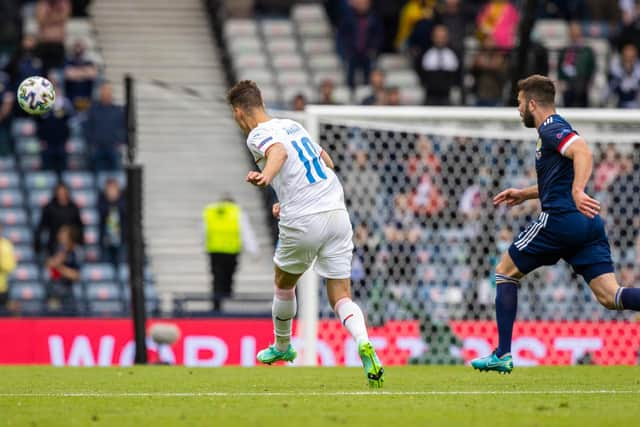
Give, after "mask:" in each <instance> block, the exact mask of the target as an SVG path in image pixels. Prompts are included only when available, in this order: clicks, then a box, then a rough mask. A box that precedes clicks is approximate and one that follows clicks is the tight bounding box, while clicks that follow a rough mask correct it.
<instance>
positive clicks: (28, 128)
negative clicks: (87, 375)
mask: <svg viewBox="0 0 640 427" xmlns="http://www.w3.org/2000/svg"><path fill="white" fill-rule="evenodd" d="M88 3H89V2H88V1H87V0H78V1H71V0H37V1H32V2H30V1H22V2H21V1H11V0H4V1H2V2H0V6H4V9H3V8H2V7H0V173H1V174H2V176H0V210H1V211H2V215H0V226H2V225H4V234H5V235H6V236H7V237H8V239H4V240H0V259H2V260H3V262H2V266H0V313H5V312H7V311H9V312H24V311H25V309H27V307H28V306H29V304H30V303H33V302H38V303H40V302H42V303H43V304H42V305H40V304H38V305H36V306H34V307H35V308H33V309H32V310H28V309H27V311H31V312H34V313H38V312H42V311H47V312H49V313H56V312H60V313H66V314H73V313H78V312H79V311H80V306H81V302H82V298H83V297H82V295H83V294H84V290H83V289H81V285H83V284H82V283H81V282H83V281H84V282H86V280H91V279H92V277H86V276H87V274H89V273H87V271H89V270H90V269H88V267H90V266H93V265H98V264H94V263H102V264H99V265H107V266H108V267H109V269H110V271H111V273H110V274H109V275H108V277H106V278H107V279H114V277H115V276H118V273H119V272H120V271H121V270H123V263H124V262H125V253H124V248H125V236H126V233H125V224H126V222H127V221H126V209H125V205H124V203H125V199H124V196H123V190H124V184H125V182H124V175H123V172H122V160H121V159H122V157H123V154H124V147H125V144H126V130H125V115H124V109H123V107H122V106H119V105H116V104H114V101H113V87H112V85H111V84H110V82H108V81H106V80H104V78H103V76H102V72H101V67H100V65H99V64H98V63H96V61H94V60H93V59H92V57H91V55H89V54H88V49H87V40H86V39H85V38H83V37H78V38H73V36H72V35H70V34H68V32H67V26H68V25H69V22H70V20H71V19H72V18H74V17H84V16H86V7H87V5H88ZM4 10H7V11H10V12H11V13H7V14H4V13H2V12H4ZM29 20H30V21H31V22H35V23H36V25H35V26H34V28H32V29H31V30H29V29H28V28H27V27H28V26H27V25H23V23H26V22H28V21H29ZM81 23H82V24H84V23H86V21H85V22H81ZM87 28H88V26H87ZM9 29H10V30H11V31H9ZM34 75H40V76H46V77H47V78H48V79H49V80H50V81H51V82H52V83H53V84H54V87H55V91H56V100H55V104H54V106H53V108H52V110H51V111H50V112H48V113H46V114H44V115H42V116H37V117H33V116H29V115H27V114H26V113H25V112H24V111H22V110H21V109H20V108H19V106H18V104H17V102H15V101H16V100H15V95H14V94H15V93H16V89H17V87H18V85H19V84H20V82H21V81H22V80H23V79H25V78H26V77H29V76H34ZM5 177H8V178H6V179H5ZM10 259H13V261H14V262H13V263H10V262H9V260H10ZM16 261H17V268H16V267H15V264H16ZM98 276H99V274H98ZM112 276H113V277H112ZM7 278H8V283H9V286H7ZM38 282H42V283H44V287H45V289H44V293H45V295H42V298H39V297H40V295H39V292H41V288H40V287H39V286H37V285H38V284H39V283H38ZM12 284H14V285H15V286H14V291H15V292H13V293H11V292H10V290H11V285H12ZM87 292H88V293H90V291H89V290H87ZM23 297H24V298H23ZM35 300H38V301H35ZM41 300H42V301H41Z"/></svg>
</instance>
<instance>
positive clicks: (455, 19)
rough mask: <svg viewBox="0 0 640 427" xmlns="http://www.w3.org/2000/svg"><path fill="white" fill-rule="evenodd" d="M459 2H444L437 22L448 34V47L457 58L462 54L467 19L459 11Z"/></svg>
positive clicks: (457, 0)
mask: <svg viewBox="0 0 640 427" xmlns="http://www.w3.org/2000/svg"><path fill="white" fill-rule="evenodd" d="M460 6H461V4H460V0H445V1H444V4H443V5H442V7H441V9H440V10H439V12H438V14H437V15H438V20H439V22H440V23H441V24H442V25H444V26H445V27H446V28H447V31H448V32H449V45H450V46H451V48H452V49H453V50H454V51H455V52H456V54H457V55H458V57H459V58H462V57H463V54H464V38H465V36H466V35H467V19H466V18H465V16H464V14H463V13H462V10H461V9H460Z"/></svg>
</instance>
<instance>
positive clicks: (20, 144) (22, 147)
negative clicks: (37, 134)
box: [16, 137, 41, 155]
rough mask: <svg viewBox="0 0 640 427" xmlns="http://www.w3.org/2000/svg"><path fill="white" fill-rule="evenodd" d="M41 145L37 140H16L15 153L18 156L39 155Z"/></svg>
mask: <svg viewBox="0 0 640 427" xmlns="http://www.w3.org/2000/svg"><path fill="white" fill-rule="evenodd" d="M40 150H41V145H40V141H38V139H37V138H24V137H23V138H19V139H17V140H16V152H17V153H18V154H19V155H40Z"/></svg>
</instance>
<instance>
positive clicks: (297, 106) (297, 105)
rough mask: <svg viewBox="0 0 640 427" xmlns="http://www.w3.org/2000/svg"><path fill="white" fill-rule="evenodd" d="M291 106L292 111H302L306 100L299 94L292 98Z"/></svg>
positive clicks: (305, 105)
mask: <svg viewBox="0 0 640 427" xmlns="http://www.w3.org/2000/svg"><path fill="white" fill-rule="evenodd" d="M291 106H292V108H293V111H304V109H305V108H306V107H307V98H306V97H305V96H304V95H303V94H301V93H299V94H297V95H296V96H294V97H293V101H292V102H291Z"/></svg>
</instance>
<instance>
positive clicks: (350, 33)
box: [338, 0, 382, 90]
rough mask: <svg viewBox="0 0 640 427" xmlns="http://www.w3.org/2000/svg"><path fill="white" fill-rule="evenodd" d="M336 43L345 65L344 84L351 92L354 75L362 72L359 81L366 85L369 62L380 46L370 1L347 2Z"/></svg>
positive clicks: (377, 21) (376, 22)
mask: <svg viewBox="0 0 640 427" xmlns="http://www.w3.org/2000/svg"><path fill="white" fill-rule="evenodd" d="M338 40H339V43H340V45H341V50H342V51H343V52H344V55H345V60H346V62H347V84H348V85H349V87H350V88H351V89H352V90H353V89H354V88H355V87H356V74H357V73H358V71H361V72H362V77H363V79H362V81H364V82H367V81H369V74H370V73H371V68H372V62H373V61H374V60H375V58H376V57H377V55H378V53H379V50H380V46H381V43H382V29H381V27H380V22H379V20H378V16H377V15H376V14H375V12H374V11H373V10H372V8H371V0H352V1H351V7H350V9H349V12H348V13H347V14H346V15H345V16H344V17H343V18H342V21H341V23H340V27H339V28H338Z"/></svg>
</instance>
